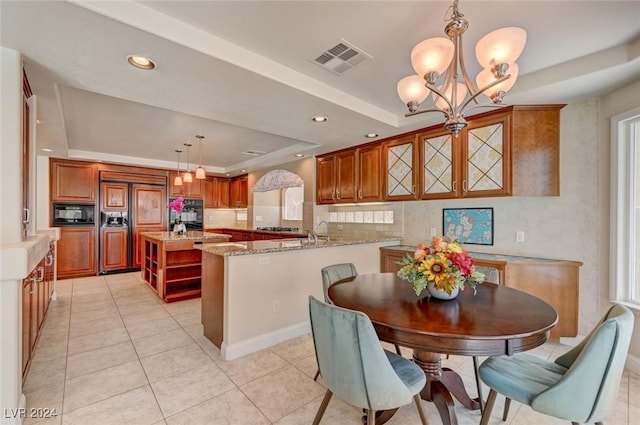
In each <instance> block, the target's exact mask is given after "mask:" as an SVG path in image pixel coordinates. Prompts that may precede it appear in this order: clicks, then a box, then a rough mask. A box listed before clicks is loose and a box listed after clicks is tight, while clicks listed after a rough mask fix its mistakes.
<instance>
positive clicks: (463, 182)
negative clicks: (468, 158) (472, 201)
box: [462, 180, 467, 192]
mask: <svg viewBox="0 0 640 425" xmlns="http://www.w3.org/2000/svg"><path fill="white" fill-rule="evenodd" d="M462 191H463V192H466V191H467V181H466V180H462Z"/></svg>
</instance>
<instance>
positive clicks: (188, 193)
mask: <svg viewBox="0 0 640 425" xmlns="http://www.w3.org/2000/svg"><path fill="white" fill-rule="evenodd" d="M177 175H178V173H175V172H173V173H172V172H170V173H169V197H171V198H175V197H177V196H182V197H184V198H193V199H202V197H203V194H204V180H201V179H196V178H195V177H193V181H192V182H191V183H185V182H184V181H183V182H182V185H181V186H175V185H174V184H173V183H174V181H175V179H176V176H177Z"/></svg>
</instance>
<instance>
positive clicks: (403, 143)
mask: <svg viewBox="0 0 640 425" xmlns="http://www.w3.org/2000/svg"><path fill="white" fill-rule="evenodd" d="M382 161H383V162H382V170H383V173H384V174H383V199H384V200H385V201H411V200H414V199H417V198H418V190H417V183H418V166H417V163H418V144H417V137H416V136H415V135H411V136H407V137H401V138H399V139H392V140H386V141H384V142H383V143H382Z"/></svg>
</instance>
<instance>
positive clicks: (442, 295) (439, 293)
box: [427, 282, 460, 300]
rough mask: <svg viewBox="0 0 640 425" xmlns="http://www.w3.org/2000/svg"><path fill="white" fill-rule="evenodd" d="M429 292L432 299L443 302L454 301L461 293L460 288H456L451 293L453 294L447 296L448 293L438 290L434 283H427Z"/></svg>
mask: <svg viewBox="0 0 640 425" xmlns="http://www.w3.org/2000/svg"><path fill="white" fill-rule="evenodd" d="M427 290H428V291H429V293H430V294H431V296H432V297H434V298H438V299H441V300H452V299H454V298H455V297H457V296H458V294H459V293H460V288H459V287H457V286H456V287H455V288H454V289H453V291H451V294H447V292H446V291H445V290H444V289H439V288H436V287H435V285H434V284H433V283H432V282H429V283H427Z"/></svg>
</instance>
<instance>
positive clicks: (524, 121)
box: [418, 105, 562, 199]
mask: <svg viewBox="0 0 640 425" xmlns="http://www.w3.org/2000/svg"><path fill="white" fill-rule="evenodd" d="M561 107H562V106H561V105H541V106H512V107H507V108H503V109H500V110H498V111H492V112H488V113H485V114H482V115H478V116H475V117H473V118H470V119H469V125H468V126H467V127H466V128H465V129H464V130H462V131H461V132H460V134H459V135H458V137H457V138H454V137H453V136H452V135H451V133H448V132H446V131H445V130H443V129H439V128H436V129H431V130H428V131H425V132H423V133H419V134H418V141H419V143H420V146H419V147H420V187H421V198H422V199H446V198H471V197H476V198H477V197H490V196H554V195H559V193H560V189H559V149H560V140H559V125H560V109H561Z"/></svg>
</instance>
